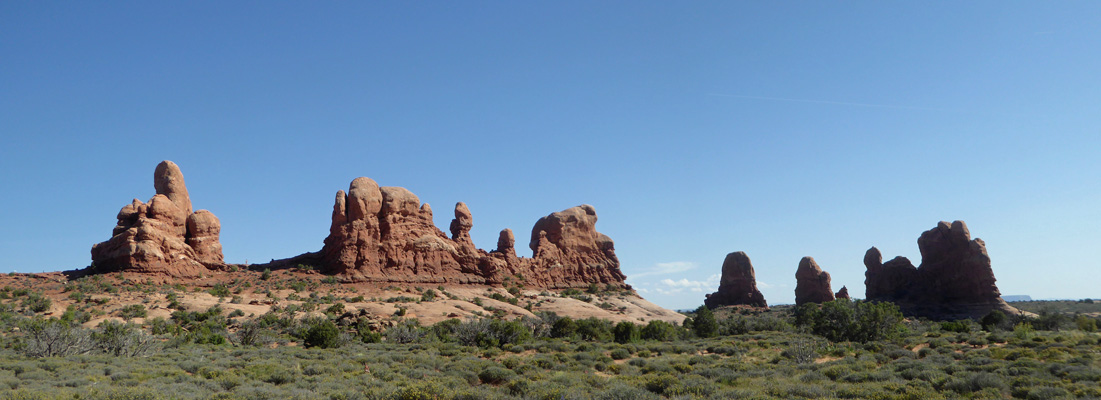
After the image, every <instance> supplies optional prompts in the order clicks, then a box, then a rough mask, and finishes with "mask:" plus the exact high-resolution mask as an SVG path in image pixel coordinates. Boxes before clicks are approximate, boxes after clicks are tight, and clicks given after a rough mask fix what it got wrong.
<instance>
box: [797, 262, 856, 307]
mask: <svg viewBox="0 0 1101 400" xmlns="http://www.w3.org/2000/svg"><path fill="white" fill-rule="evenodd" d="M795 280H796V284H795V305H800V304H804V303H825V302H827V301H833V299H834V294H833V288H831V287H830V274H829V273H828V272H826V271H823V270H822V268H820V267H819V266H818V263H816V262H814V257H803V259H802V260H799V269H798V270H796V271H795ZM846 293H847V290H846Z"/></svg>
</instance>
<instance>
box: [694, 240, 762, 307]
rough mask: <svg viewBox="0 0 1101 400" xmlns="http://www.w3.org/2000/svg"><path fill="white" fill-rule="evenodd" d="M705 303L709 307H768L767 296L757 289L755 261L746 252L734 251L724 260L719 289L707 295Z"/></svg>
mask: <svg viewBox="0 0 1101 400" xmlns="http://www.w3.org/2000/svg"><path fill="white" fill-rule="evenodd" d="M704 304H705V305H707V307H708V308H716V307H720V306H730V305H745V306H753V307H768V303H767V302H765V296H764V295H762V294H761V291H760V290H757V277H756V274H755V273H754V272H753V263H752V262H750V261H749V256H748V255H746V254H745V252H741V251H738V252H734V253H730V254H727V255H726V259H725V260H723V273H722V277H721V278H720V279H719V290H718V291H717V292H715V293H711V294H709V295H707V298H706V299H704Z"/></svg>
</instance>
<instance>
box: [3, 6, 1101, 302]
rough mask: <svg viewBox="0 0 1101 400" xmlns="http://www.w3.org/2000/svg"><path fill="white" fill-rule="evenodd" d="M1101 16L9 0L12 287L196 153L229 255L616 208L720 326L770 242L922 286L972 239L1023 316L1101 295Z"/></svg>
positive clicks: (98, 235) (524, 226) (7, 183)
mask: <svg viewBox="0 0 1101 400" xmlns="http://www.w3.org/2000/svg"><path fill="white" fill-rule="evenodd" d="M1099 154H1101V3H1099V2H1096V1H1083V2H1074V1H1068V2H1058V3H1046V2H1005V1H991V2H985V1H972V2H891V1H870V2H855V1H847V2H821V1H806V2H732V1H720V2H691V3H690V4H686V3H683V2H666V1H660V2H651V1H626V2H611V1H599V2H593V1H581V2H527V1H521V2H506V1H502V2H473V1H470V2H468V1H463V2H295V3H290V2H271V1H264V2H252V3H249V2H200V1H196V2H143V1H135V2H47V1H3V2H0V188H2V189H0V190H2V195H0V227H2V229H0V255H2V257H0V272H8V271H19V272H39V271H55V270H64V269H73V268H80V267H84V266H86V265H88V264H89V263H90V253H89V249H90V248H91V246H92V245H93V244H94V243H96V242H99V241H103V240H106V239H107V238H108V237H109V235H110V233H111V228H112V227H113V226H114V224H115V214H116V213H117V212H118V210H119V208H121V207H122V206H123V205H125V204H127V203H128V202H129V201H130V200H131V199H132V198H139V199H141V200H143V201H144V200H148V199H149V198H150V197H152V195H153V194H154V190H153V182H152V180H153V178H152V175H153V169H154V167H155V166H156V164H157V163H158V162H160V161H161V160H165V159H168V160H173V161H175V162H176V163H177V164H179V165H180V166H181V168H182V169H183V172H184V175H185V176H186V180H187V184H188V189H189V190H190V193H191V199H192V201H193V203H194V205H195V207H196V208H197V209H209V210H211V211H213V212H214V213H215V214H216V215H217V216H218V217H219V218H220V219H221V222H222V237H221V238H222V244H223V246H224V249H225V256H226V260H227V261H229V262H234V263H243V262H246V261H248V262H261V261H268V260H270V259H273V258H283V257H288V256H293V255H296V254H299V253H303V252H306V251H315V250H318V249H320V248H321V246H322V240H323V239H324V237H325V236H326V235H327V234H328V227H329V215H330V213H331V210H332V201H333V194H334V193H335V192H336V191H337V190H340V189H344V188H347V185H348V183H349V182H350V181H351V180H352V179H354V178H355V177H358V176H368V177H371V178H373V179H375V180H376V181H378V182H379V184H381V185H384V186H404V187H406V188H408V189H410V190H411V191H413V193H416V194H417V195H419V196H420V198H421V200H422V201H424V202H428V203H431V204H432V205H433V208H434V210H436V213H435V214H436V224H437V226H440V227H443V228H444V229H445V230H446V227H447V226H448V223H449V221H450V219H451V217H452V215H451V212H450V210H451V208H452V206H453V204H454V203H455V202H457V201H464V202H466V203H467V205H469V207H470V209H471V211H472V212H473V214H474V230H473V231H472V232H471V234H472V236H473V238H474V241H475V243H476V244H477V245H479V247H482V248H487V249H488V248H492V247H494V246H495V244H496V235H497V232H498V231H499V230H501V229H502V228H506V227H508V228H512V229H513V230H514V231H516V232H517V236H518V238H519V239H520V240H518V241H519V242H520V243H519V244H520V246H518V248H519V251H520V254H521V255H525V256H530V251H528V250H527V249H526V248H524V244H526V238H527V235H528V234H529V232H530V229H531V226H532V225H533V224H534V222H535V220H536V219H538V218H539V217H541V216H543V215H546V214H548V213H550V212H553V211H558V210H562V209H565V208H568V207H572V206H575V205H579V204H586V203H587V204H592V205H593V206H595V207H596V210H597V213H598V214H599V216H600V222H599V223H598V224H597V229H598V230H600V231H601V232H603V233H605V234H607V235H609V236H610V237H612V238H613V239H614V240H615V242H616V251H617V253H618V255H619V257H620V260H621V261H622V263H623V265H622V269H623V272H624V273H626V274H627V275H628V277H629V278H628V282H629V283H631V284H633V285H634V286H635V287H636V288H638V289H639V291H640V292H641V293H642V294H643V296H644V297H646V298H648V299H650V300H652V301H654V302H656V303H658V304H660V305H663V306H666V307H670V308H691V307H695V306H698V305H699V304H702V302H703V298H704V293H705V292H711V291H714V290H715V289H716V287H717V279H718V274H719V272H720V267H721V263H722V260H723V258H724V256H725V255H726V254H727V253H729V252H733V251H746V252H747V253H748V254H749V256H750V258H751V259H752V260H753V262H754V266H755V267H756V272H757V278H758V279H759V282H760V286H761V288H762V292H764V294H765V297H766V298H767V299H768V301H769V302H770V303H773V304H779V303H791V302H793V301H794V293H793V290H794V287H795V278H794V275H795V269H796V266H797V265H798V262H799V259H800V258H801V257H803V256H808V255H809V256H814V257H815V258H816V259H817V260H818V263H819V264H820V265H821V266H822V267H823V268H824V269H825V270H827V271H828V272H830V273H831V274H832V275H833V285H834V290H837V289H839V288H840V287H841V286H842V285H847V286H848V287H849V289H850V291H851V292H852V293H853V294H854V295H855V296H856V297H863V293H864V285H863V280H864V275H863V274H864V266H863V263H862V259H863V255H864V251H865V250H867V249H868V248H869V247H871V246H873V245H874V246H878V247H879V248H880V249H881V250H882V251H883V254H884V256H885V257H886V258H890V257H893V256H895V255H904V256H907V257H909V258H910V259H911V260H913V261H914V263H915V264H916V263H918V262H919V260H920V256H919V254H918V249H917V243H916V241H917V237H918V235H920V234H921V232H922V231H924V230H927V229H930V228H933V227H934V226H935V225H936V223H937V221H941V220H948V221H951V220H955V219H962V220H964V221H966V222H967V223H968V225H969V226H970V228H971V232H972V234H973V235H974V236H976V237H981V238H982V239H984V240H985V241H986V243H987V246H988V250H989V252H990V256H991V258H992V259H993V263H994V272H995V275H996V277H997V278H998V285H999V287H1000V288H1001V291H1002V293H1003V294H1006V295H1012V294H1028V295H1031V296H1033V297H1037V298H1085V297H1101V286H1099V283H1101V278H1099V276H1101V274H1099V273H1101V261H1098V260H1099V259H1101V258H1099V257H1098V256H1099V253H1098V249H1099V248H1101V246H1099V244H1101V184H1099V181H1101V161H1099V159H1101V157H1099Z"/></svg>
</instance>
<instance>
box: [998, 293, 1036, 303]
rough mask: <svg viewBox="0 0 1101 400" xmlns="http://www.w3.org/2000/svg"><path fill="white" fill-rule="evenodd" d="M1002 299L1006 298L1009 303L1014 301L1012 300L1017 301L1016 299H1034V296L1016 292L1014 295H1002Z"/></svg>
mask: <svg viewBox="0 0 1101 400" xmlns="http://www.w3.org/2000/svg"><path fill="white" fill-rule="evenodd" d="M1002 300H1005V301H1006V302H1009V303H1012V302H1015V301H1032V296H1029V295H1027V294H1014V295H1009V296H1002Z"/></svg>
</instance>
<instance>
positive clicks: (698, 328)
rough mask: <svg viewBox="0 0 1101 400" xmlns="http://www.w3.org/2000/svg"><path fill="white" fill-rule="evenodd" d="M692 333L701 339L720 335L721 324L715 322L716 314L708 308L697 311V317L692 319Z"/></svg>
mask: <svg viewBox="0 0 1101 400" xmlns="http://www.w3.org/2000/svg"><path fill="white" fill-rule="evenodd" d="M692 332H693V333H695V334H696V336H697V337H701V338H709V337H713V336H715V335H718V334H719V322H718V321H716V320H715V314H714V313H712V312H711V309H710V308H707V306H700V307H699V308H697V309H696V314H695V317H694V318H692Z"/></svg>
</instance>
